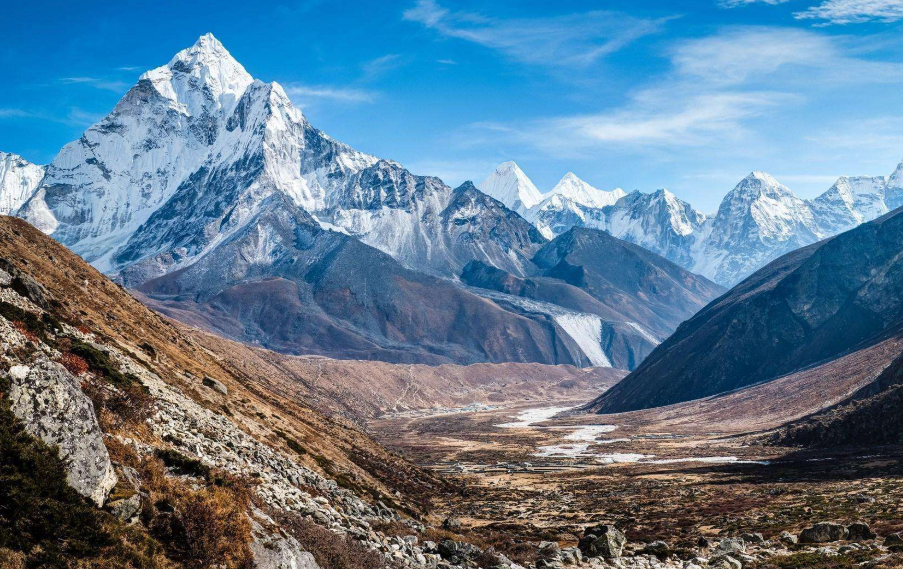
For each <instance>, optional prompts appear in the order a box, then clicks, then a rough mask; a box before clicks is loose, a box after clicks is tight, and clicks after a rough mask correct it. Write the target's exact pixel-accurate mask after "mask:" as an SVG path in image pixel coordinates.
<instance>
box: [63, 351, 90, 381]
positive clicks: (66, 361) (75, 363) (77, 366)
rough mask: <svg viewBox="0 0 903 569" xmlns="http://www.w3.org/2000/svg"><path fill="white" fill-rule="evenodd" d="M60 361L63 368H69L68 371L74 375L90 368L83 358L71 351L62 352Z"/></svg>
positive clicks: (78, 374)
mask: <svg viewBox="0 0 903 569" xmlns="http://www.w3.org/2000/svg"><path fill="white" fill-rule="evenodd" d="M60 363H61V364H62V365H63V367H64V368H66V369H67V370H69V373H71V374H72V375H74V376H76V377H78V376H80V375H81V374H83V373H86V372H87V371H88V370H89V369H91V368H90V366H88V362H86V361H85V358H83V357H81V356H76V355H75V354H71V353H65V354H63V357H61V358H60Z"/></svg>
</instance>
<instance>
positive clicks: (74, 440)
mask: <svg viewBox="0 0 903 569" xmlns="http://www.w3.org/2000/svg"><path fill="white" fill-rule="evenodd" d="M9 379H10V407H11V408H12V411H13V413H14V414H15V415H16V417H18V418H19V419H20V420H21V421H22V423H23V424H24V425H25V430H26V431H28V432H29V433H30V434H31V435H33V436H35V437H38V438H40V439H41V440H42V441H44V442H45V443H47V444H49V445H53V446H56V447H58V448H59V452H60V456H61V457H62V458H63V459H64V460H65V461H66V464H67V470H68V481H69V484H70V485H71V486H72V487H73V488H75V490H76V491H78V493H79V494H82V495H83V496H86V497H88V498H90V499H91V500H92V501H94V503H96V504H97V505H98V506H101V505H103V503H104V501H105V500H106V499H107V496H108V495H109V493H110V490H111V489H112V488H113V486H115V485H116V473H115V472H114V471H113V465H112V463H111V462H110V455H109V454H108V453H107V448H106V447H105V446H104V443H103V434H102V433H101V431H100V426H99V425H98V424H97V417H96V415H95V414H94V405H93V404H92V403H91V400H90V399H88V397H87V396H86V395H85V394H84V393H83V392H82V390H81V386H80V385H79V381H78V379H77V378H75V377H74V376H73V375H72V374H71V373H69V372H68V371H67V370H66V368H64V367H63V366H61V365H59V364H57V363H55V362H52V361H50V360H48V359H46V358H42V359H40V360H38V362H37V363H36V364H35V365H34V366H32V367H28V366H23V365H18V366H13V367H12V368H11V369H10V371H9Z"/></svg>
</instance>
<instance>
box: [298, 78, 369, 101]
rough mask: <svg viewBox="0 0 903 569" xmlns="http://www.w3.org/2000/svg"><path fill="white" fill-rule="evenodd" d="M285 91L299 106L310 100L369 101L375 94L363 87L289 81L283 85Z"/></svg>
mask: <svg viewBox="0 0 903 569" xmlns="http://www.w3.org/2000/svg"><path fill="white" fill-rule="evenodd" d="M285 92H286V94H288V96H289V97H291V98H292V99H293V100H295V99H297V101H296V102H297V103H298V104H299V105H301V106H303V105H304V103H305V102H309V101H312V100H329V101H338V102H342V103H371V102H373V101H374V100H375V99H376V94H375V93H373V92H371V91H365V90H363V89H353V88H347V87H331V86H328V85H302V84H300V83H289V84H287V85H286V86H285Z"/></svg>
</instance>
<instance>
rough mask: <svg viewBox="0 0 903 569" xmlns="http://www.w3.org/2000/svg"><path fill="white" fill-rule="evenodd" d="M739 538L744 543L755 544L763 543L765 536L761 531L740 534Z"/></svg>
mask: <svg viewBox="0 0 903 569" xmlns="http://www.w3.org/2000/svg"><path fill="white" fill-rule="evenodd" d="M740 539H742V540H743V541H745V542H746V543H756V544H762V543H765V538H764V537H762V534H761V533H744V534H743V535H741V536H740Z"/></svg>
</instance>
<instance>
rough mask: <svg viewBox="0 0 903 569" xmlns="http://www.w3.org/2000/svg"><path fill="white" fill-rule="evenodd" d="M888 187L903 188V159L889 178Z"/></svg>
mask: <svg viewBox="0 0 903 569" xmlns="http://www.w3.org/2000/svg"><path fill="white" fill-rule="evenodd" d="M887 187H889V188H903V160H901V161H900V163H899V164H897V169H896V170H894V173H893V174H891V175H890V177H889V178H888V180H887Z"/></svg>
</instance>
